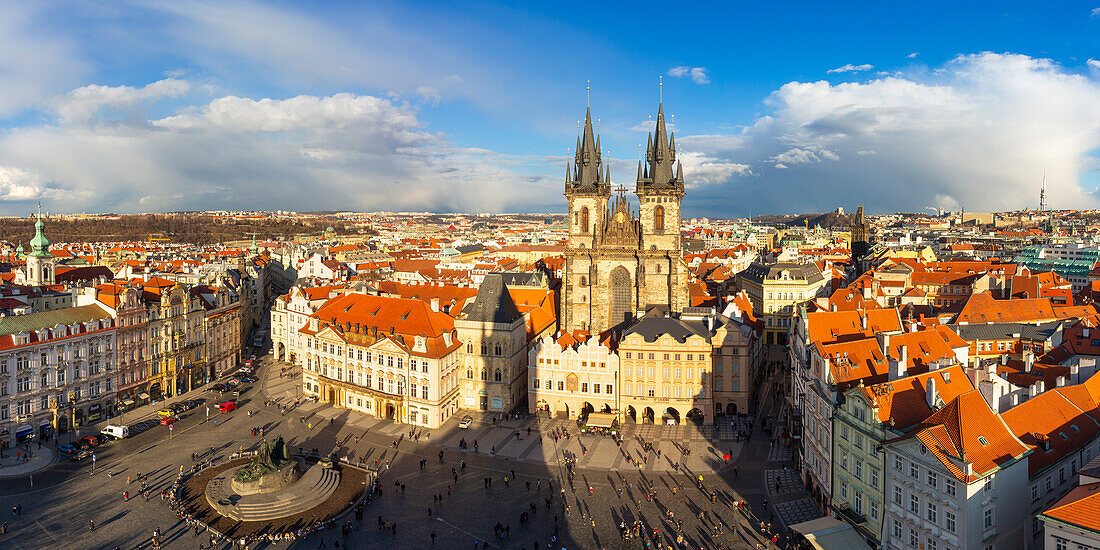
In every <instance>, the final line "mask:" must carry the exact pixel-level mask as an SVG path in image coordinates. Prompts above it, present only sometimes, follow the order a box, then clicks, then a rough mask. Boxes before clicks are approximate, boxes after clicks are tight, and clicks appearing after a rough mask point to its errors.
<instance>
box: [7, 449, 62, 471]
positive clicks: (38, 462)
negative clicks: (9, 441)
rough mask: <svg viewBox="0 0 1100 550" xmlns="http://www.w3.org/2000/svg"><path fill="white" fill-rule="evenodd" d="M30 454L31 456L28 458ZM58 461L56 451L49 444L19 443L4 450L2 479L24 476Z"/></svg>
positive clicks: (44, 468)
mask: <svg viewBox="0 0 1100 550" xmlns="http://www.w3.org/2000/svg"><path fill="white" fill-rule="evenodd" d="M27 456H29V457H30V458H29V459H28V458H26V457H27ZM55 462H57V458H56V453H55V452H54V450H53V448H52V447H50V446H49V445H46V446H44V447H38V446H37V445H29V446H23V445H19V446H17V447H15V448H12V449H7V450H5V451H4V456H3V458H0V479H3V478H6V477H22V476H25V475H30V474H33V473H35V472H40V471H42V470H46V469H48V468H49V467H50V466H53V465H54V463H55Z"/></svg>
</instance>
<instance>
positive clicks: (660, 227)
mask: <svg viewBox="0 0 1100 550" xmlns="http://www.w3.org/2000/svg"><path fill="white" fill-rule="evenodd" d="M653 229H655V230H657V231H664V230H665V208H664V207H663V206H658V207H657V208H654V209H653Z"/></svg>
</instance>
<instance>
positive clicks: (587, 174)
mask: <svg viewBox="0 0 1100 550" xmlns="http://www.w3.org/2000/svg"><path fill="white" fill-rule="evenodd" d="M565 197H566V198H567V199H568V200H569V246H570V247H575V248H589V249H590V248H593V247H595V246H596V234H597V232H598V230H599V228H600V227H602V226H603V223H604V218H605V217H607V200H608V198H610V197H611V174H610V172H609V170H608V169H607V167H606V166H604V164H603V154H602V152H601V151H600V137H599V136H593V132H592V112H591V110H589V111H587V112H585V113H584V131H583V132H582V134H581V135H580V136H577V152H576V155H575V158H574V159H573V166H569V165H568V164H566V166H565Z"/></svg>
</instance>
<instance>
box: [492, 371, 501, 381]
mask: <svg viewBox="0 0 1100 550" xmlns="http://www.w3.org/2000/svg"><path fill="white" fill-rule="evenodd" d="M493 379H494V380H496V381H497V382H500V380H501V374H500V369H497V372H496V374H494V375H493Z"/></svg>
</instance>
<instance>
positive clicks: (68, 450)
mask: <svg viewBox="0 0 1100 550" xmlns="http://www.w3.org/2000/svg"><path fill="white" fill-rule="evenodd" d="M78 451H79V449H77V448H76V447H73V446H72V445H69V444H68V443H66V444H64V445H58V446H57V452H59V453H61V454H63V455H72V454H73V453H75V452H78Z"/></svg>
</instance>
